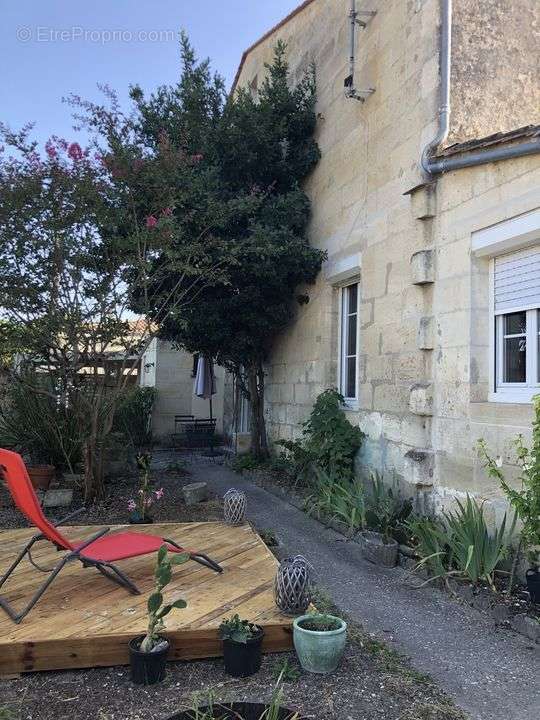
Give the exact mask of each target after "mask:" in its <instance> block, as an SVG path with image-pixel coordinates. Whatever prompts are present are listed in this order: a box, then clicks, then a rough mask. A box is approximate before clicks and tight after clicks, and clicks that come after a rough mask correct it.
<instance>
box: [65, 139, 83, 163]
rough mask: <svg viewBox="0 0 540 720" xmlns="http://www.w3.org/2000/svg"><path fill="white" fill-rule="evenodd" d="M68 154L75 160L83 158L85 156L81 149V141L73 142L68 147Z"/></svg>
mask: <svg viewBox="0 0 540 720" xmlns="http://www.w3.org/2000/svg"><path fill="white" fill-rule="evenodd" d="M67 154H68V156H69V157H70V158H71V159H72V160H75V161H77V160H81V159H82V157H83V151H82V149H81V146H80V145H79V143H76V142H74V143H71V145H70V146H69V147H68V151H67Z"/></svg>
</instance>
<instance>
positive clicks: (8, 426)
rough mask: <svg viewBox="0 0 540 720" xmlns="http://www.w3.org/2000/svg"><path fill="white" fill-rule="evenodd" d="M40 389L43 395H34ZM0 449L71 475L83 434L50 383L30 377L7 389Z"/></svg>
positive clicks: (0, 419) (0, 410) (0, 420)
mask: <svg viewBox="0 0 540 720" xmlns="http://www.w3.org/2000/svg"><path fill="white" fill-rule="evenodd" d="M40 386H42V387H43V389H44V390H46V392H44V393H43V394H40V393H39V392H36V391H35V388H39V387H40ZM55 395H56V397H55ZM0 445H3V446H7V447H15V448H17V449H20V450H22V451H23V452H27V453H28V454H29V455H30V457H31V459H32V462H34V463H51V464H52V465H55V466H56V467H58V468H63V469H67V470H68V471H69V472H73V471H74V467H75V466H76V465H77V464H78V463H80V462H81V460H82V446H83V432H82V430H81V427H80V424H79V423H78V421H77V417H76V416H75V414H74V413H73V412H72V411H71V407H70V404H69V402H68V401H67V400H66V398H65V397H63V396H62V394H61V393H60V392H58V390H57V389H56V388H55V387H54V385H53V383H52V381H51V379H50V378H48V377H46V376H43V377H37V376H36V374H35V373H31V374H27V375H25V376H24V377H23V379H22V381H18V380H15V381H12V382H11V383H10V384H9V385H8V387H7V392H6V393H5V398H4V399H3V403H2V406H0Z"/></svg>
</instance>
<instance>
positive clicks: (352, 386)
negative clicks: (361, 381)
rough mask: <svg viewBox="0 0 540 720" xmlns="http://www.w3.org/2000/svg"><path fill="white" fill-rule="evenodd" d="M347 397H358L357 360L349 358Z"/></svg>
mask: <svg viewBox="0 0 540 720" xmlns="http://www.w3.org/2000/svg"><path fill="white" fill-rule="evenodd" d="M345 395H346V396H347V397H349V398H354V397H356V358H355V357H352V358H347V388H346V392H345Z"/></svg>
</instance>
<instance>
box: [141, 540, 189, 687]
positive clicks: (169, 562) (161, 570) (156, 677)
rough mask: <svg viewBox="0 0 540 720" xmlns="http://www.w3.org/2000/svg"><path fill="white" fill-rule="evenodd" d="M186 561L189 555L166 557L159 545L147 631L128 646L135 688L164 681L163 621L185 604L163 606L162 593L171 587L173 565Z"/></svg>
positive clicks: (165, 645)
mask: <svg viewBox="0 0 540 720" xmlns="http://www.w3.org/2000/svg"><path fill="white" fill-rule="evenodd" d="M187 560H189V554H188V553H182V554H173V555H169V553H168V551H167V546H166V545H162V546H161V547H160V549H159V551H158V554H157V563H156V569H155V573H154V576H155V579H156V587H155V590H154V592H153V593H152V595H150V597H149V598H148V605H147V606H148V628H147V630H146V634H145V635H139V636H137V637H135V638H133V640H131V641H130V642H129V659H130V664H131V679H132V680H133V682H134V683H136V684H137V685H154V684H155V683H158V682H161V681H162V680H163V678H164V677H165V663H166V662H167V655H168V653H169V646H170V644H169V641H168V640H167V639H166V638H165V637H163V635H162V633H163V631H164V630H165V621H164V618H165V616H166V615H168V614H169V613H170V612H171V610H173V609H174V608H185V607H186V602H185V600H174V601H173V602H172V603H168V604H166V605H165V604H163V589H164V588H165V587H166V586H167V585H168V584H169V583H170V581H171V578H172V569H173V566H174V565H181V564H182V563H185V562H186V561H187Z"/></svg>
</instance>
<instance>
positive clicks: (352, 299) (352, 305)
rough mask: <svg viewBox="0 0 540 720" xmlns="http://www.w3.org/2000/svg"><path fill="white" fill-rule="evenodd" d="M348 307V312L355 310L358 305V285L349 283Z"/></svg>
mask: <svg viewBox="0 0 540 720" xmlns="http://www.w3.org/2000/svg"><path fill="white" fill-rule="evenodd" d="M348 290H349V307H348V310H349V312H350V313H354V312H356V309H357V307H358V285H349V288H348Z"/></svg>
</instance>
